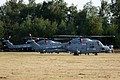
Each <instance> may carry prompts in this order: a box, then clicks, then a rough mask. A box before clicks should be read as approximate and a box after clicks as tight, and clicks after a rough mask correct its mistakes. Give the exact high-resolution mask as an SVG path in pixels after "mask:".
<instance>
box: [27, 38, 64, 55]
mask: <svg viewBox="0 0 120 80" xmlns="http://www.w3.org/2000/svg"><path fill="white" fill-rule="evenodd" d="M26 43H27V44H31V47H32V49H33V50H35V51H37V52H40V53H53V52H55V53H59V52H66V49H64V48H63V46H62V45H63V44H62V43H61V42H57V41H53V40H48V39H44V40H39V41H38V42H35V40H33V39H32V38H31V39H29V40H28V41H27V42H26Z"/></svg>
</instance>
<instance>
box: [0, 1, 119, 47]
mask: <svg viewBox="0 0 120 80" xmlns="http://www.w3.org/2000/svg"><path fill="white" fill-rule="evenodd" d="M28 1H29V3H28V4H25V3H24V1H23V0H9V1H7V2H6V3H5V4H4V5H2V6H0V38H2V37H5V36H9V35H11V36H12V41H13V42H14V43H16V44H18V43H20V42H23V39H24V38H25V37H26V36H28V34H30V33H31V34H32V35H33V36H36V37H51V36H53V35H56V34H63V35H64V34H73V35H115V36H116V40H115V42H117V43H118V44H116V45H117V47H120V46H119V45H120V37H119V36H120V33H119V32H120V14H119V13H120V1H119V0H116V1H114V0H111V1H112V2H111V4H109V3H108V2H107V1H106V0H101V6H100V7H95V6H93V4H92V2H91V1H90V2H88V3H86V4H85V5H84V7H83V9H82V10H79V11H78V9H77V6H75V5H74V4H72V5H70V6H68V5H67V3H66V2H65V1H64V0H45V1H43V3H36V2H35V0H28Z"/></svg>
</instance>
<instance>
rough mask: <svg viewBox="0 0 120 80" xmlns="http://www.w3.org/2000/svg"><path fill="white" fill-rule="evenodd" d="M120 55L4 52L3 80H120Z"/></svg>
mask: <svg viewBox="0 0 120 80" xmlns="http://www.w3.org/2000/svg"><path fill="white" fill-rule="evenodd" d="M119 79H120V54H99V55H98V56H95V55H93V54H90V55H84V54H82V55H80V56H73V55H72V54H68V53H60V54H56V53H54V54H40V53H36V52H0V80H119Z"/></svg>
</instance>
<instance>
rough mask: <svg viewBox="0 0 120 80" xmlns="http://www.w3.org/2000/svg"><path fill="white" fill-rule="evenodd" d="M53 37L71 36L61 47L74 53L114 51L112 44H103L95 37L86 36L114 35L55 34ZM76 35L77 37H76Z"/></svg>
mask: <svg viewBox="0 0 120 80" xmlns="http://www.w3.org/2000/svg"><path fill="white" fill-rule="evenodd" d="M55 37H57V38H58V37H60V38H61V37H62V38H68V37H73V39H72V40H70V41H68V42H67V43H63V48H64V49H66V50H67V51H69V52H70V53H73V54H74V55H79V54H85V55H86V54H88V55H89V54H90V53H93V54H95V55H98V53H103V52H105V53H111V52H114V50H113V45H109V46H106V45H103V44H102V43H101V41H99V40H95V39H89V38H86V37H115V36H75V35H56V36H55ZM76 37H77V38H76Z"/></svg>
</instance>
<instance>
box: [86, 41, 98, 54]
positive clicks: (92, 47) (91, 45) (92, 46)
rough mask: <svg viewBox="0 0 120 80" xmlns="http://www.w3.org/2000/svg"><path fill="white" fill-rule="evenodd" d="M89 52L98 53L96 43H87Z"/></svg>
mask: <svg viewBox="0 0 120 80" xmlns="http://www.w3.org/2000/svg"><path fill="white" fill-rule="evenodd" d="M87 52H88V53H89V52H97V46H96V43H95V42H88V43H87Z"/></svg>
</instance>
